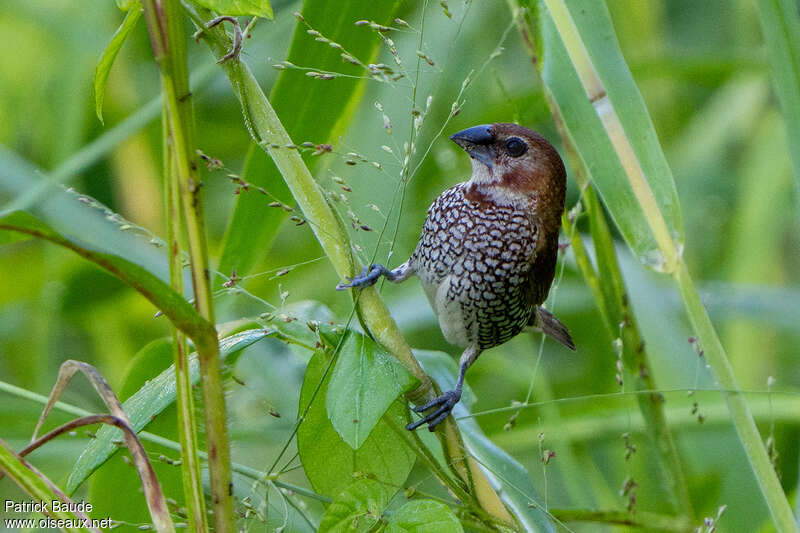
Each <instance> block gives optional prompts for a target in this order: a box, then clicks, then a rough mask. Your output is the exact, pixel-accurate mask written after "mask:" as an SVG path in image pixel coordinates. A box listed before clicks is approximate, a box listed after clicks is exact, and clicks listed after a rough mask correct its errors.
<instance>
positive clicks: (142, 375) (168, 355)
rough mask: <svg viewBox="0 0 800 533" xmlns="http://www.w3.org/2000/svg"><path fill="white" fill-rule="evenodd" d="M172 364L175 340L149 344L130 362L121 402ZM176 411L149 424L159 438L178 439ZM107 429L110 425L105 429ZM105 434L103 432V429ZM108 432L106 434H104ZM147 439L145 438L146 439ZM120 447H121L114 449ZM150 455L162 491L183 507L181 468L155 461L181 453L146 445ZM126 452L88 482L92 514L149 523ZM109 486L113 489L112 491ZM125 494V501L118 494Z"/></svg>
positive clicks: (169, 410)
mask: <svg viewBox="0 0 800 533" xmlns="http://www.w3.org/2000/svg"><path fill="white" fill-rule="evenodd" d="M171 363H172V340H171V339H170V338H162V339H157V340H154V341H152V342H149V343H148V344H147V345H145V346H144V347H143V348H142V349H141V350H139V351H138V352H137V353H136V355H135V356H134V357H133V358H132V359H131V360H130V362H129V363H128V365H127V371H126V373H125V378H124V380H123V381H122V386H121V387H120V388H119V393H118V396H119V398H120V399H127V398H128V397H130V396H131V395H133V394H135V393H136V392H137V391H138V390H139V389H141V388H142V387H143V386H145V385H146V383H147V381H148V380H151V379H154V378H156V377H157V376H158V374H159V373H160V372H161V371H163V370H164V369H166V368H167V367H169V366H170V364H171ZM176 415H177V410H176V408H175V406H174V405H172V406H169V407H167V408H166V409H165V410H164V411H162V412H161V413H160V414H159V415H157V416H156V417H155V419H154V420H153V421H152V422H150V423H149V424H148V425H147V429H148V430H149V431H150V432H151V433H155V434H156V435H158V436H159V437H162V438H169V439H172V440H176V441H177V440H178V430H177V427H178V426H177V416H176ZM103 427H107V426H103ZM101 431H102V430H101ZM102 432H103V433H106V432H105V431H102ZM143 440H144V439H143ZM115 448H118V446H115ZM147 453H148V454H149V455H150V457H151V458H153V460H152V467H153V470H154V471H155V473H156V477H157V478H158V482H159V484H160V485H161V490H162V491H163V492H164V494H167V495H169V497H170V498H174V499H175V500H177V505H178V506H184V505H185V500H184V494H183V488H182V487H183V484H182V479H181V469H180V468H177V467H176V466H174V465H170V464H167V463H165V462H162V461H156V460H155V458H156V457H158V456H159V455H161V454H164V455H165V456H166V457H171V458H175V459H177V458H178V457H179V452H178V453H176V452H175V451H174V450H171V449H169V448H166V447H164V446H162V445H160V444H155V443H152V442H149V443H147ZM125 455H126V454H125V453H122V454H113V455H112V456H110V457H109V458H108V461H106V462H105V463H104V464H103V467H102V468H100V469H98V470H97V471H96V472H94V474H93V475H92V476H91V478H90V479H89V483H88V488H89V498H88V499H89V501H91V502H92V513H94V514H95V516H116V517H117V519H118V520H120V521H125V522H129V523H145V522H150V513H149V511H148V508H147V502H146V500H145V498H144V494H143V493H142V491H141V489H140V488H141V481H140V480H139V477H138V476H137V475H136V473H135V472H134V471H133V470H132V469H131V467H130V466H129V465H128V464H127V463H126V462H125V459H127V457H125ZM109 487H114V490H113V491H109V490H108V488H109ZM120 493H125V494H127V495H128V496H127V497H126V498H120V497H119V494H120Z"/></svg>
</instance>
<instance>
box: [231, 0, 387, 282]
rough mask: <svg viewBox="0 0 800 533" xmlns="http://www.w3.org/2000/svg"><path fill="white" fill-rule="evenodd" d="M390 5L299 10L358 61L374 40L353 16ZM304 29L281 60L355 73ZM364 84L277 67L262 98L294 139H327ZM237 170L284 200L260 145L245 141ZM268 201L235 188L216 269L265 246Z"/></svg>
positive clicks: (367, 56)
mask: <svg viewBox="0 0 800 533" xmlns="http://www.w3.org/2000/svg"><path fill="white" fill-rule="evenodd" d="M398 4H399V2H397V1H383V2H372V1H366V0H353V1H348V2H330V1H326V0H308V1H306V2H305V3H304V4H303V12H302V15H303V17H304V18H305V19H306V20H307V21H308V23H309V24H310V25H312V26H313V27H314V28H315V29H316V30H317V31H320V32H321V33H323V34H324V35H325V36H326V37H328V38H329V39H331V40H332V41H334V42H337V43H339V44H341V45H342V46H343V47H344V48H345V49H347V50H348V51H349V52H350V53H352V54H355V55H356V56H357V57H358V58H360V59H361V60H362V61H364V62H365V63H371V62H374V59H375V57H376V56H377V53H378V49H379V46H380V39H377V38H376V37H375V35H374V34H373V33H372V32H370V31H358V29H359V28H356V27H355V26H353V23H354V22H356V21H357V20H361V19H368V20H374V21H376V22H378V23H379V24H388V23H389V22H390V21H391V20H392V16H393V14H394V11H395V8H396V6H397V5H398ZM362 29H363V28H362ZM306 30H307V28H306V26H305V25H304V24H302V23H298V24H297V27H296V29H295V33H294V36H293V37H292V44H291V48H290V50H289V55H288V57H287V60H288V61H291V62H292V63H294V64H296V65H302V66H310V67H313V68H314V69H317V70H327V71H335V72H341V73H343V74H348V75H353V76H359V75H360V74H363V72H362V71H361V70H360V69H359V67H357V66H355V65H351V64H350V63H346V62H344V61H342V58H341V55H340V54H341V52H339V51H338V50H335V49H333V48H331V47H330V46H327V45H325V44H324V43H319V42H317V41H315V40H314V38H313V37H311V36H310V35H308V33H307V32H306ZM365 86H366V80H363V79H358V78H339V79H336V80H333V81H330V82H327V81H326V82H320V81H318V80H312V79H310V78H308V77H307V76H305V75H304V73H303V72H301V71H297V70H284V71H282V72H281V74H280V76H279V77H278V81H277V82H276V83H275V86H274V87H273V89H272V91H271V93H270V98H269V99H270V102H271V103H272V105H273V106H274V108H275V111H276V113H277V114H278V116H279V117H280V119H281V121H282V123H283V125H284V127H285V128H286V131H287V132H288V133H289V135H290V136H291V138H292V139H293V140H294V141H295V142H296V143H297V144H300V143H301V142H305V141H311V142H314V143H328V142H331V141H332V140H333V139H337V138H339V137H340V136H341V135H342V134H343V133H344V131H345V127H346V126H347V125H348V124H350V122H351V121H352V118H353V116H354V114H355V112H356V108H357V105H356V104H357V103H358V102H359V100H360V99H361V96H362V95H363V93H364V89H365ZM305 159H306V164H307V165H308V166H309V168H310V169H311V170H312V171H314V168H315V167H316V166H317V165H318V164H320V162H321V158H320V157H313V156H310V155H309V156H307V157H306V158H305ZM245 176H246V178H245V179H246V180H247V181H248V182H249V183H252V184H254V185H256V186H258V187H263V188H264V189H266V190H267V191H269V193H270V195H271V196H272V197H274V199H276V200H278V201H280V202H283V203H285V204H291V203H292V196H291V194H290V193H289V190H288V189H287V187H286V184H285V183H284V181H283V178H282V177H281V174H280V172H278V170H277V168H276V167H275V164H274V163H273V162H272V160H271V159H270V157H269V155H267V154H266V153H265V152H264V150H263V149H261V148H258V147H255V146H254V145H253V146H251V149H250V151H249V152H248V156H247V159H246V161H245ZM271 200H272V199H270V200H266V201H265V198H264V197H263V196H261V195H258V194H253V193H252V192H251V193H250V194H240V195H239V197H238V199H237V201H236V209H235V211H234V214H233V217H231V222H230V225H229V226H228V229H227V232H226V235H225V241H224V243H223V246H222V253H221V255H220V261H219V267H218V270H219V271H220V272H223V273H225V274H228V273H230V272H231V271H232V270H233V269H234V268H235V269H236V270H237V271H238V272H239V273H240V274H242V273H247V272H249V271H250V269H251V268H252V267H253V265H255V264H256V263H257V262H258V261H259V260H260V259H261V258H262V257H263V256H264V254H266V253H267V252H268V250H269V245H270V244H271V243H272V241H273V239H274V238H275V235H276V234H277V232H278V228H279V225H280V222H281V221H282V220H284V219H285V218H286V216H287V215H286V213H285V212H284V211H283V210H281V209H276V208H268V207H267V206H266V204H267V203H269V201H271Z"/></svg>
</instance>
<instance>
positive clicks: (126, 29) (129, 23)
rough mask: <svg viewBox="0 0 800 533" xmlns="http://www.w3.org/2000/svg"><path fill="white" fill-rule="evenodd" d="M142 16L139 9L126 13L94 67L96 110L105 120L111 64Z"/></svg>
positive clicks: (101, 120)
mask: <svg viewBox="0 0 800 533" xmlns="http://www.w3.org/2000/svg"><path fill="white" fill-rule="evenodd" d="M141 17H142V12H141V10H139V9H131V10H130V11H128V13H127V15H125V20H123V21H122V25H121V26H120V27H119V28H118V29H117V31H116V32H114V35H113V36H112V37H111V42H110V43H108V46H106V49H105V50H103V55H102V56H100V61H98V62H97V67H95V69H94V110H95V113H97V118H99V119H100V122H103V99H104V97H105V93H106V80H108V74H109V73H110V72H111V66H112V65H113V64H114V59H116V57H117V54H118V53H119V51H120V49H121V48H122V45H123V44H125V41H126V40H127V39H128V36H129V35H130V34H131V32H132V31H133V29H134V28H135V27H136V23H137V22H139V19H140V18H141Z"/></svg>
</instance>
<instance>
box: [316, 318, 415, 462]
mask: <svg viewBox="0 0 800 533" xmlns="http://www.w3.org/2000/svg"><path fill="white" fill-rule="evenodd" d="M418 384H419V381H418V380H417V379H416V378H414V377H413V376H412V375H411V374H409V372H408V371H407V370H406V369H405V368H404V367H403V365H401V364H400V362H399V361H397V359H395V358H394V357H392V356H390V355H389V354H387V353H386V352H385V351H384V350H383V349H382V348H381V347H380V346H378V345H377V344H375V342H374V341H373V340H372V339H370V338H369V337H365V336H364V335H361V334H360V333H357V332H353V331H350V332H348V333H347V334H346V336H345V339H344V342H343V344H342V346H341V348H340V350H339V357H338V359H337V360H336V364H335V365H334V367H333V372H332V375H331V382H330V386H329V387H328V395H327V399H326V401H325V404H326V407H327V409H328V417H329V418H330V421H331V424H333V427H334V428H335V429H336V431H337V432H338V433H339V435H340V436H341V437H342V439H344V441H345V442H346V443H347V444H349V445H350V447H351V448H353V449H354V450H357V449H359V448H360V447H361V445H362V444H364V441H365V440H366V439H367V437H368V436H369V434H370V432H371V431H372V429H373V428H374V427H375V424H377V423H378V420H380V419H381V417H382V416H383V414H384V413H385V412H386V410H387V409H388V408H389V406H390V405H391V404H392V402H394V400H395V399H397V397H398V396H400V395H401V394H403V393H404V392H407V391H409V390H411V389H413V388H414V387H416V386H417V385H418Z"/></svg>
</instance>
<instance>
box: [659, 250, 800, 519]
mask: <svg viewBox="0 0 800 533" xmlns="http://www.w3.org/2000/svg"><path fill="white" fill-rule="evenodd" d="M674 277H675V283H676V284H677V285H678V290H679V291H680V293H681V298H682V299H683V305H684V306H685V307H686V314H687V315H689V321H690V322H691V323H692V328H693V329H694V330H695V331H696V332H697V338H698V340H699V342H700V343H701V346H702V348H703V352H704V357H705V358H706V360H707V361H708V364H709V366H711V368H712V369H713V370H714V375H715V377H716V378H717V381H718V382H719V388H720V391H721V392H722V394H723V396H724V397H725V401H726V402H727V404H728V410H729V411H730V415H731V419H732V420H733V425H734V427H735V428H736V432H737V433H738V434H739V440H740V441H741V443H742V446H744V449H745V453H746V454H747V459H748V461H750V466H751V468H752V469H753V473H754V474H755V477H756V481H758V485H759V487H760V488H761V492H762V494H763V495H764V499H765V500H766V502H767V507H768V508H769V512H770V514H771V515H772V520H773V521H774V523H775V528H776V529H777V531H779V532H781V533H784V532H785V533H789V532H796V531H798V526H797V522H795V519H794V517H793V516H792V508H791V507H790V506H789V501H788V499H787V498H786V494H785V493H784V492H783V488H782V487H781V483H780V481H779V480H778V476H777V474H776V473H775V468H774V467H773V466H772V462H771V461H770V460H769V456H768V455H767V450H766V448H765V447H764V442H763V441H762V440H761V435H760V434H759V432H758V428H757V427H756V423H755V421H754V420H753V415H752V413H751V412H750V407H749V406H748V405H747V402H746V401H745V399H744V395H743V394H742V392H741V391H740V389H739V384H738V383H737V381H736V376H735V375H734V374H733V368H731V365H730V363H729V362H728V358H727V357H726V356H725V349H724V348H723V347H722V343H721V342H720V340H719V337H718V336H717V332H716V330H715V329H714V325H713V324H712V323H711V319H710V318H709V317H708V313H707V312H706V308H705V307H704V306H703V304H702V302H701V301H700V296H699V295H698V294H697V289H696V288H695V286H694V282H693V281H692V278H691V276H690V275H689V270H688V269H687V268H686V264H685V263H681V264H680V267H679V268H678V270H676V271H675V274H674Z"/></svg>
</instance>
